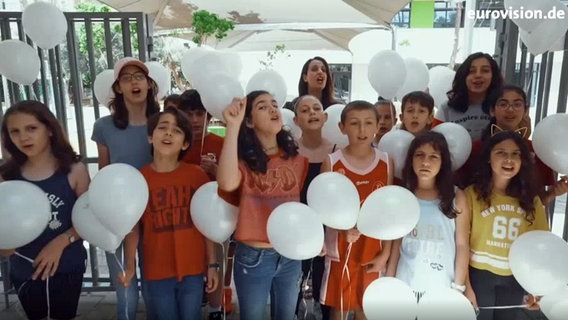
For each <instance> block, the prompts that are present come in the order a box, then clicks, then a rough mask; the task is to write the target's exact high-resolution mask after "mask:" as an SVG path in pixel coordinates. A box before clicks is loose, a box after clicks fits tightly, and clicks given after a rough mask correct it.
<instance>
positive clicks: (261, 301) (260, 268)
mask: <svg viewBox="0 0 568 320" xmlns="http://www.w3.org/2000/svg"><path fill="white" fill-rule="evenodd" d="M301 276H302V262H301V261H299V260H290V259H288V258H285V257H283V256H281V255H280V254H278V252H276V251H275V250H274V249H260V248H253V247H250V246H248V245H246V244H244V243H241V242H238V243H237V250H236V253H235V266H234V280H235V287H236V289H237V297H238V299H239V309H240V314H241V319H243V320H263V319H265V318H264V310H265V308H266V303H267V302H268V295H269V294H270V315H271V318H272V319H273V320H291V319H294V312H295V310H296V303H297V301H298V292H299V291H300V281H301Z"/></svg>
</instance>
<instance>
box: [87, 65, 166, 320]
mask: <svg viewBox="0 0 568 320" xmlns="http://www.w3.org/2000/svg"><path fill="white" fill-rule="evenodd" d="M114 79H115V81H114V83H113V84H112V91H113V92H114V95H115V98H114V99H113V100H112V101H111V102H110V104H109V107H110V110H111V115H109V116H106V117H102V118H100V119H97V121H95V124H94V127H93V135H92V137H91V140H93V141H95V142H96V143H97V150H98V154H99V170H100V169H102V168H104V167H105V166H107V165H109V164H111V163H126V164H129V165H131V166H133V167H135V168H138V169H140V168H142V167H143V166H145V165H147V164H148V163H150V162H151V161H152V152H151V149H150V145H149V144H148V137H147V135H146V122H147V119H148V118H149V117H150V116H152V115H153V114H155V113H156V112H158V111H159V110H160V106H159V104H158V102H157V101H156V97H155V95H156V94H157V93H158V85H157V84H156V82H155V81H154V80H153V79H152V78H150V77H149V76H148V68H147V67H146V65H145V64H144V63H143V62H142V61H140V60H137V59H134V58H131V57H126V58H123V59H120V60H119V61H117V62H116V64H115V65H114ZM116 256H117V257H121V256H122V246H120V247H118V249H117V250H116ZM106 260H107V264H108V268H109V274H110V280H111V283H112V285H113V286H114V288H115V289H116V299H117V303H116V311H117V319H118V320H126V319H130V320H132V319H136V310H137V308H138V281H137V279H136V277H133V278H132V283H131V284H130V286H128V288H126V289H125V288H124V287H123V286H119V285H118V283H117V282H116V281H117V278H118V275H119V274H120V273H121V272H122V271H121V268H120V266H119V264H118V263H117V261H116V258H115V255H114V254H109V253H107V254H106ZM142 295H143V297H144V301H145V302H146V304H147V305H150V303H149V302H148V298H147V297H146V295H145V291H144V286H142ZM126 298H128V301H127V300H126ZM127 308H128V310H127ZM146 314H147V315H148V319H150V320H152V319H155V314H154V313H153V312H152V310H151V308H148V306H146Z"/></svg>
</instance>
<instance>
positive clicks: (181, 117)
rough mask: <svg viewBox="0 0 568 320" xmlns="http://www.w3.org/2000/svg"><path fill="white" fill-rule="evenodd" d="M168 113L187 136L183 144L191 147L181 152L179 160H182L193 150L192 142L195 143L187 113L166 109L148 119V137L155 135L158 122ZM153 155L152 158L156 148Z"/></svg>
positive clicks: (172, 108) (170, 108)
mask: <svg viewBox="0 0 568 320" xmlns="http://www.w3.org/2000/svg"><path fill="white" fill-rule="evenodd" d="M166 113H169V114H171V115H173V116H174V118H175V119H176V123H177V126H178V127H179V128H180V129H181V131H183V133H184V134H185V139H184V141H183V142H185V143H188V144H189V147H188V148H187V149H185V150H181V151H180V153H179V155H178V160H181V159H183V157H184V156H185V154H186V153H187V152H188V151H189V149H190V148H191V142H192V141H193V140H192V139H193V137H192V133H191V124H190V123H189V119H188V118H187V115H186V114H185V112H183V111H182V110H180V109H178V108H175V107H167V108H166V109H164V111H161V112H158V113H156V114H154V115H153V116H151V117H150V118H149V119H148V136H149V137H151V136H152V135H153V134H154V130H156V127H157V126H158V122H160V117H161V116H162V115H164V114H166ZM151 154H152V156H153V155H154V146H152V150H151Z"/></svg>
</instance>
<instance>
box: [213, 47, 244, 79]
mask: <svg viewBox="0 0 568 320" xmlns="http://www.w3.org/2000/svg"><path fill="white" fill-rule="evenodd" d="M219 54H220V55H221V60H222V61H223V63H224V64H225V68H226V69H227V74H228V75H229V76H230V77H232V78H233V79H235V80H238V79H239V77H240V76H241V72H242V71H243V62H242V60H241V56H240V55H239V54H238V53H236V52H232V51H220V52H219Z"/></svg>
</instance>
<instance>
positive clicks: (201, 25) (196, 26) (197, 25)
mask: <svg viewBox="0 0 568 320" xmlns="http://www.w3.org/2000/svg"><path fill="white" fill-rule="evenodd" d="M234 28H235V25H234V24H233V22H232V21H230V20H227V19H223V18H219V16H218V15H216V14H214V13H210V12H209V11H207V10H198V11H194V12H193V23H192V26H191V29H192V30H193V32H195V35H194V36H193V39H192V40H193V42H195V43H197V44H198V45H201V44H203V43H205V42H207V39H208V38H209V37H211V36H215V39H217V41H221V40H222V39H223V38H225V37H226V36H227V34H228V33H229V31H230V30H233V29H234Z"/></svg>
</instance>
